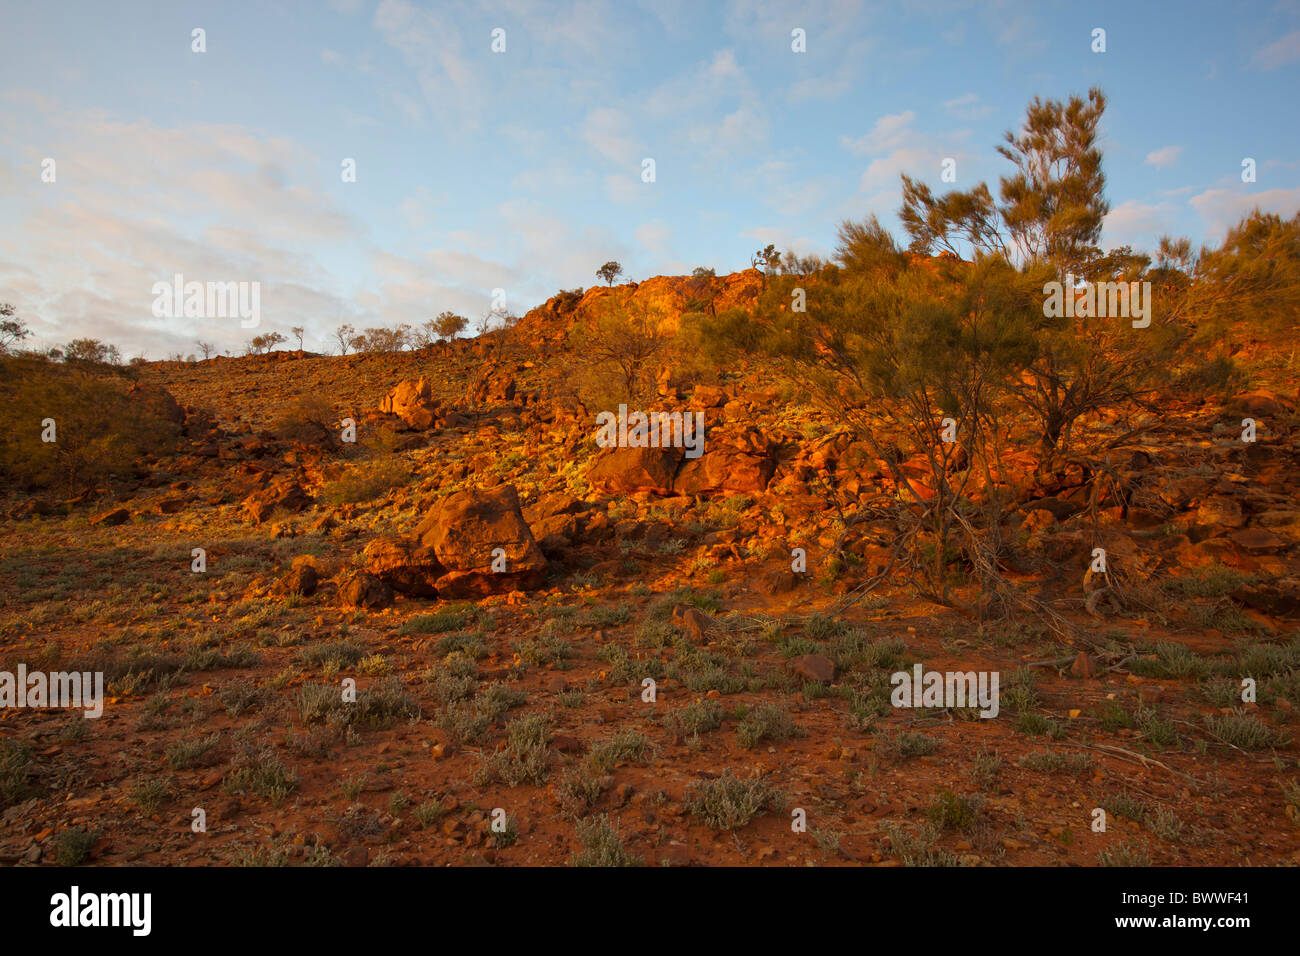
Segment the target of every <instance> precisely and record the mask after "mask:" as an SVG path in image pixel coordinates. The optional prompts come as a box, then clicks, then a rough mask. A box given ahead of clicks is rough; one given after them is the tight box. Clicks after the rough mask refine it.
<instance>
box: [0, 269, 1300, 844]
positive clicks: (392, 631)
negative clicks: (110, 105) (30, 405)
mask: <svg viewBox="0 0 1300 956" xmlns="http://www.w3.org/2000/svg"><path fill="white" fill-rule="evenodd" d="M760 285H761V277H760V276H759V275H758V273H756V272H754V271H748V272H743V273H738V274H735V275H731V276H725V277H717V278H704V279H696V278H692V277H656V278H653V279H648V280H646V281H644V282H641V283H638V284H633V285H626V286H619V287H614V288H593V289H589V290H587V291H586V292H584V293H583V294H582V295H581V296H580V297H574V296H567V297H566V296H557V297H555V298H552V299H551V300H549V301H548V302H547V303H545V304H544V305H542V306H539V307H538V308H536V309H533V310H532V311H530V312H529V313H528V314H527V315H525V316H524V317H523V318H522V319H521V320H520V322H519V324H518V326H517V327H516V328H515V329H514V330H513V332H497V333H492V334H490V335H488V336H484V337H483V338H482V339H479V340H465V341H458V342H455V343H453V344H452V345H451V346H450V347H447V348H445V349H443V348H438V347H433V348H430V349H426V350H423V351H420V352H403V353H386V354H365V355H349V356H346V357H334V356H314V355H310V354H307V353H288V352H286V353H272V354H271V355H267V356H258V357H249V358H241V359H213V360H210V361H207V362H201V363H153V364H150V365H148V366H145V367H144V368H143V369H141V370H140V374H139V379H140V386H139V387H140V388H142V389H146V390H153V391H151V394H154V395H158V394H159V393H158V392H157V391H156V390H163V391H165V392H166V393H168V394H169V395H170V396H172V397H174V399H175V403H176V404H175V410H174V417H175V420H176V423H177V425H178V426H179V427H180V428H181V430H182V436H181V444H180V446H179V448H178V449H177V450H176V451H175V453H168V454H166V455H161V456H159V457H158V458H157V459H156V460H151V461H145V462H141V468H140V470H139V472H138V474H137V475H136V476H135V477H133V478H130V479H127V480H121V481H115V482H113V483H111V484H110V485H108V486H105V487H102V488H99V489H96V490H92V492H90V493H87V494H82V495H78V496H74V497H60V496H58V495H57V494H52V493H48V492H46V493H40V492H37V493H30V494H29V493H21V494H20V493H15V494H14V495H13V497H12V499H11V501H10V503H9V504H8V506H7V507H6V508H5V513H6V516H5V520H4V522H3V523H2V524H0V588H2V589H3V591H4V593H5V594H6V595H8V596H9V599H8V600H7V601H6V602H5V607H4V608H3V610H0V655H2V657H3V660H0V670H3V669H13V667H14V666H16V664H17V663H18V662H20V661H23V662H27V665H28V666H29V667H33V666H35V665H34V664H33V662H43V666H45V667H46V668H47V669H51V670H54V669H60V668H62V669H72V668H76V669H84V670H92V671H95V670H98V671H102V672H103V673H104V675H105V679H106V681H107V702H106V704H105V712H104V716H103V717H102V718H100V719H98V720H83V718H82V717H81V716H80V715H79V714H72V715H69V714H68V713H67V712H61V711H53V710H35V709H32V710H25V711H16V710H13V709H8V710H5V711H4V713H3V714H2V715H0V717H2V719H3V723H4V727H5V729H4V733H3V734H0V738H2V740H0V747H2V748H3V750H0V758H2V759H0V768H3V778H0V813H3V825H4V826H3V834H2V835H0V859H2V860H4V861H6V862H17V861H26V862H30V863H40V862H46V861H51V860H54V859H57V858H59V857H60V854H64V853H66V852H70V851H69V850H68V846H69V844H70V841H74V839H77V838H76V837H75V836H69V834H73V835H76V834H80V837H79V839H82V841H83V842H85V844H86V855H87V857H88V859H90V860H91V861H94V862H100V863H109V864H122V863H132V862H135V863H178V862H213V863H218V862H246V861H250V860H252V861H259V862H289V863H304V862H327V863H328V862H337V863H343V864H348V865H363V864H365V863H372V864H373V863H390V864H399V865H401V864H411V863H425V864H439V865H440V864H445V863H464V862H471V861H477V862H484V863H493V864H521V863H563V862H566V861H570V860H574V861H577V862H602V863H609V862H620V861H624V862H632V861H640V862H643V863H657V864H671V865H686V864H803V863H806V862H818V863H841V864H878V865H898V864H909V865H910V864H915V863H918V862H929V863H959V864H962V865H973V866H978V865H1007V864H1016V865H1018V864H1035V865H1041V864H1084V865H1093V864H1097V863H1108V862H1120V863H1142V862H1147V861H1149V862H1152V863H1156V864H1237V863H1258V864H1265V863H1266V864H1274V863H1288V862H1290V863H1294V862H1300V826H1298V824H1300V792H1297V788H1296V784H1295V767H1296V761H1297V756H1298V755H1300V751H1298V750H1297V743H1296V731H1297V726H1298V724H1297V720H1296V708H1297V706H1300V631H1298V629H1297V628H1298V625H1297V612H1298V610H1300V609H1298V607H1297V595H1298V594H1300V585H1298V580H1300V507H1298V506H1297V501H1298V500H1300V496H1298V494H1297V492H1298V491H1300V478H1298V477H1297V475H1298V474H1300V470H1298V468H1297V466H1298V465H1300V454H1298V448H1297V441H1296V439H1297V434H1300V432H1298V431H1297V429H1298V428H1300V419H1298V418H1297V402H1296V395H1295V392H1294V386H1293V384H1292V386H1291V387H1290V388H1289V389H1279V388H1274V389H1264V388H1260V389H1254V390H1252V391H1249V392H1243V393H1239V394H1236V395H1226V396H1222V397H1207V396H1188V397H1184V398H1182V399H1179V400H1176V401H1171V403H1170V404H1169V405H1167V406H1166V407H1165V409H1164V411H1163V413H1162V415H1161V416H1159V418H1158V419H1152V420H1142V421H1141V422H1140V424H1141V425H1142V426H1143V428H1144V431H1143V433H1142V435H1141V437H1140V438H1138V439H1136V440H1132V441H1128V442H1126V443H1124V444H1123V445H1122V446H1119V445H1117V446H1116V447H1122V453H1119V452H1117V453H1115V454H1114V455H1112V457H1111V459H1110V460H1109V463H1108V464H1107V465H1106V470H1105V471H1104V473H1103V472H1101V471H1089V470H1088V468H1087V467H1085V466H1083V465H1080V464H1078V463H1073V464H1071V463H1065V464H1062V463H1060V462H1051V463H1048V465H1050V466H1045V462H1044V460H1042V459H1041V458H1039V457H1037V456H1035V455H1032V454H1028V453H1025V452H1016V453H1014V454H1011V453H1009V454H1007V455H1006V456H1004V457H1003V459H1002V460H1001V461H1000V462H999V463H998V469H997V471H996V473H994V474H992V475H991V476H990V478H989V482H988V483H987V484H986V485H985V486H983V491H982V492H981V494H984V495H988V494H990V493H991V492H992V491H996V492H997V493H999V494H1001V495H1004V496H1005V497H1006V498H1007V509H1006V516H1005V521H1004V523H1003V525H1002V528H1001V530H1002V534H1003V536H1004V538H1005V541H1006V547H1005V551H1004V556H1003V558H1002V561H1003V563H1002V566H1001V567H1000V570H999V573H1000V574H1001V575H1002V576H1004V577H1005V579H1006V580H1008V581H1010V582H1012V583H1013V584H1014V585H1015V588H1016V590H1015V592H1014V593H1015V594H1017V595H1023V600H1022V601H1021V603H1019V604H1015V605H1014V606H1007V607H1000V606H993V605H990V604H988V603H981V601H980V600H978V599H977V597H976V596H975V590H976V589H975V588H974V586H973V583H974V580H975V577H976V575H977V574H978V573H980V571H979V568H980V566H979V564H978V556H976V555H969V554H954V555H952V556H950V561H951V569H952V574H953V578H954V581H955V582H956V583H955V593H956V594H957V595H958V596H959V598H960V599H959V600H954V601H952V602H951V604H950V606H942V605H940V604H936V602H935V601H934V600H932V599H930V598H929V597H927V596H926V595H924V594H922V593H919V592H918V590H917V588H916V587H915V586H913V585H910V584H908V583H907V582H906V581H905V580H903V579H902V578H900V577H899V576H898V573H897V572H898V568H899V565H898V562H899V560H900V559H899V554H900V551H899V545H898V543H897V541H898V534H899V528H898V525H897V522H898V521H900V520H905V517H906V515H905V512H904V511H899V510H898V509H897V508H893V506H894V505H896V503H897V502H898V501H899V500H900V499H901V498H903V497H904V496H903V494H902V490H901V489H900V477H901V479H902V480H904V481H909V482H912V483H914V484H915V486H916V487H917V488H919V489H920V491H921V494H920V495H918V498H919V499H920V500H924V497H925V488H926V485H925V482H926V480H927V479H926V474H927V472H926V469H925V467H924V464H925V456H926V450H925V449H921V448H910V447H899V448H898V449H896V451H897V455H898V458H897V460H896V461H891V460H885V459H882V458H880V457H878V456H877V455H876V454H875V452H874V451H873V449H872V448H871V447H870V446H868V445H867V444H864V442H863V441H862V440H861V438H860V437H859V436H858V435H856V434H855V433H854V432H853V431H852V430H850V429H849V428H847V427H845V426H844V425H843V424H842V423H840V422H837V421H835V420H834V419H833V418H831V417H829V416H828V415H827V413H826V412H824V411H823V410H820V409H819V408H817V407H815V406H814V405H812V404H810V403H809V402H808V401H807V400H806V397H805V396H802V395H801V394H799V393H798V391H797V390H795V389H792V388H791V387H790V386H789V385H788V384H787V383H783V382H782V381H781V380H780V379H779V378H778V377H777V376H776V375H775V373H774V370H772V369H768V368H765V367H762V366H761V365H737V366H736V367H734V368H727V369H719V370H717V375H716V376H715V379H716V380H715V381H714V382H709V383H705V382H695V383H690V382H688V383H684V384H682V385H678V384H676V383H675V382H674V381H673V377H672V376H671V375H669V376H666V377H664V379H663V385H662V388H661V390H660V394H659V396H658V399H657V400H656V401H655V402H654V409H658V410H663V411H671V410H678V411H680V412H683V413H690V414H694V413H700V414H701V415H702V416H703V421H704V423H705V428H706V435H707V440H706V442H705V445H704V450H703V454H701V455H700V456H699V457H698V458H691V457H687V456H686V455H685V453H684V451H683V449H681V448H672V447H669V448H655V447H621V448H613V449H606V448H601V447H600V446H599V444H598V443H597V441H596V433H597V429H596V423H595V422H594V421H593V420H591V419H590V418H584V417H582V415H581V414H579V412H578V411H577V410H575V409H574V407H573V406H572V405H571V404H569V403H567V402H566V400H565V395H566V394H567V393H566V391H565V384H566V380H567V378H568V376H569V369H568V368H567V367H566V364H565V361H566V360H565V357H564V353H563V352H562V351H556V350H551V349H548V348H546V347H543V343H544V342H546V341H550V340H556V341H558V340H559V339H561V338H562V337H563V336H564V334H565V332H566V330H567V328H568V325H569V323H571V322H572V321H573V320H574V319H575V317H581V316H582V315H583V314H586V313H589V312H590V311H592V310H596V309H598V308H599V307H600V303H601V302H602V301H603V300H606V299H609V298H617V299H620V300H631V301H633V302H636V303H639V304H644V305H645V306H647V307H648V308H650V309H652V310H653V311H654V312H655V313H656V314H660V315H662V316H663V320H664V322H665V323H666V324H667V326H668V327H670V328H671V327H673V325H674V323H676V322H678V321H679V319H680V316H681V315H682V314H683V313H684V312H686V311H693V310H694V309H691V308H690V306H692V305H698V304H699V303H700V302H701V301H704V302H705V303H706V308H707V303H709V302H711V303H712V306H713V308H715V309H717V310H719V311H722V310H725V309H727V308H730V307H732V306H742V307H743V306H746V305H748V304H750V303H752V302H753V300H754V297H755V296H756V295H757V292H758V290H759V288H760ZM651 410H653V409H651ZM1140 414H1141V413H1140V412H1134V413H1132V414H1128V413H1126V414H1125V415H1124V416H1119V415H1101V416H1097V417H1096V418H1095V419H1094V420H1090V421H1088V422H1086V423H1084V425H1082V426H1081V428H1082V429H1083V431H1084V434H1081V435H1080V436H1078V437H1079V440H1080V441H1081V442H1083V441H1084V440H1085V439H1086V440H1087V441H1088V442H1093V440H1096V443H1097V444H1098V445H1099V446H1100V444H1102V443H1103V442H1102V440H1103V439H1105V440H1106V441H1110V440H1111V439H1112V438H1116V437H1118V436H1121V435H1123V434H1126V433H1127V432H1129V431H1131V428H1132V426H1133V425H1134V420H1133V416H1134V415H1140ZM1247 416H1249V417H1251V418H1253V419H1255V420H1257V421H1258V422H1261V423H1265V425H1266V427H1264V428H1262V430H1261V435H1262V436H1263V440H1260V441H1255V442H1251V443H1246V442H1243V441H1242V440H1241V435H1240V433H1241V421H1242V419H1243V417H1247ZM349 422H350V425H349ZM349 428H351V429H353V431H351V432H350V431H349ZM354 439H355V440H354ZM892 454H893V452H892V451H891V455H892ZM895 466H896V467H895ZM909 500H910V499H909ZM981 500H987V499H986V498H985V499H981ZM891 508H893V510H890V509H891ZM1098 547H1101V548H1103V549H1104V550H1105V552H1106V554H1107V556H1108V558H1109V561H1110V566H1109V568H1108V569H1107V570H1106V572H1104V574H1103V573H1098V572H1096V571H1095V570H1094V563H1095V554H1096V552H1095V549H1096V548H1098ZM916 666H920V667H921V669H922V671H924V672H931V671H933V672H938V673H940V674H946V673H968V672H969V673H972V674H997V675H1000V682H1001V704H1000V709H999V710H998V713H997V714H996V716H988V715H983V716H982V715H981V714H980V713H979V712H978V710H979V708H978V707H977V706H974V702H973V701H970V702H968V703H967V704H966V705H964V706H944V705H942V704H939V705H932V706H920V707H915V708H910V707H900V706H898V705H897V703H896V702H894V700H893V697H894V683H893V676H894V675H896V674H898V673H905V674H911V673H913V668H914V667H916ZM348 681H351V682H354V686H355V691H356V696H355V698H349V697H347V694H346V690H345V685H346V682H348ZM1247 681H1248V682H1249V683H1243V682H1247ZM1243 688H1245V689H1246V690H1247V691H1248V693H1246V696H1245V697H1244V696H1243V693H1245V692H1244V690H1243ZM1247 697H1248V698H1249V699H1246V698H1247ZM195 806H200V807H202V808H204V810H205V812H206V819H207V831H206V833H205V834H203V835H196V834H194V833H192V832H191V830H190V829H189V820H190V811H191V808H193V807H195ZM1096 808H1102V809H1104V810H1105V811H1106V813H1107V815H1108V819H1109V825H1108V827H1107V829H1106V830H1105V832H1095V831H1094V829H1093V826H1092V824H1093V820H1094V819H1095V817H1094V813H1093V812H1094V809H1096ZM498 810H500V811H501V812H500V813H497V811H498ZM797 810H802V811H803V818H805V819H806V821H807V828H806V830H803V829H799V828H798V827H795V828H793V829H792V826H791V821H792V818H799V816H800V815H799V814H797V813H796V812H795V811H797ZM494 821H496V822H497V825H495V826H494Z"/></svg>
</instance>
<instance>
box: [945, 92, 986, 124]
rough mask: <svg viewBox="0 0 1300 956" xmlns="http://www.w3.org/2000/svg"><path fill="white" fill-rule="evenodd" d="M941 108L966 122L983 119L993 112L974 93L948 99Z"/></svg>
mask: <svg viewBox="0 0 1300 956" xmlns="http://www.w3.org/2000/svg"><path fill="white" fill-rule="evenodd" d="M943 108H944V109H946V110H947V111H948V112H949V113H951V114H952V115H953V116H956V117H957V118H958V119H961V120H965V121H967V122H972V121H974V120H979V119H984V118H985V117H986V116H988V115H989V114H990V113H992V112H993V107H991V106H989V105H988V104H987V103H984V102H983V101H981V100H980V98H979V96H977V95H976V94H974V93H966V94H963V95H962V96H959V97H957V98H956V99H951V100H948V101H947V102H945V103H944V104H943Z"/></svg>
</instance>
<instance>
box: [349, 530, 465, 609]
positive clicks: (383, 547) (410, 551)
mask: <svg viewBox="0 0 1300 956" xmlns="http://www.w3.org/2000/svg"><path fill="white" fill-rule="evenodd" d="M362 556H363V558H364V559H365V563H366V570H367V571H369V572H370V573H371V574H373V575H374V576H375V577H377V578H379V580H381V581H383V582H384V583H385V584H387V585H388V586H389V587H391V588H392V589H393V590H394V591H398V592H400V593H402V594H409V595H412V596H413V597H436V596H437V594H438V590H437V588H436V587H435V586H434V582H435V581H437V580H438V578H440V577H442V576H443V575H444V574H446V573H447V569H446V568H444V567H443V566H442V564H441V563H440V562H439V561H438V557H437V555H436V554H434V552H433V549H432V548H427V547H425V546H424V545H422V544H420V543H419V542H418V541H412V540H410V539H407V538H399V537H396V536H392V535H385V536H382V537H379V538H375V539H374V540H373V541H371V542H370V543H369V544H367V545H366V549H365V551H364V552H362Z"/></svg>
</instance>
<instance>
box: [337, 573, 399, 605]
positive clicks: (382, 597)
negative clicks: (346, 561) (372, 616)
mask: <svg viewBox="0 0 1300 956" xmlns="http://www.w3.org/2000/svg"><path fill="white" fill-rule="evenodd" d="M339 603H340V604H342V605H343V606H344V607H359V608H366V609H368V610H372V611H377V610H379V609H381V608H386V607H388V605H390V604H392V603H393V589H392V588H390V587H389V586H388V585H387V584H385V583H384V582H383V581H381V580H379V578H377V577H375V576H374V575H373V574H370V573H369V572H367V571H353V572H352V573H350V574H349V575H348V576H347V577H345V578H344V579H343V580H342V581H341V582H339Z"/></svg>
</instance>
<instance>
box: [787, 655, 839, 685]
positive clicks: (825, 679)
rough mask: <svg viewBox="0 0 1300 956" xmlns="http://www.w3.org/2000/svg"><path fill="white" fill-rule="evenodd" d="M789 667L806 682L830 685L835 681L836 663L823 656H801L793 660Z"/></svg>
mask: <svg viewBox="0 0 1300 956" xmlns="http://www.w3.org/2000/svg"><path fill="white" fill-rule="evenodd" d="M788 666H789V668H790V670H792V671H794V672H795V673H796V674H798V675H799V676H800V677H802V678H803V679H804V680H810V681H816V682H817V683H819V684H829V683H830V682H831V681H833V680H834V679H835V662H834V661H832V660H831V659H830V658H829V657H826V656H824V655H822V654H800V655H799V656H798V657H794V658H791V659H790V661H789V662H788Z"/></svg>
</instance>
